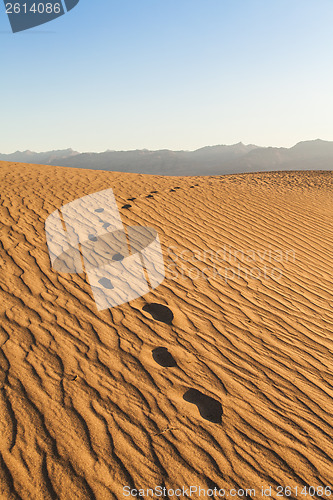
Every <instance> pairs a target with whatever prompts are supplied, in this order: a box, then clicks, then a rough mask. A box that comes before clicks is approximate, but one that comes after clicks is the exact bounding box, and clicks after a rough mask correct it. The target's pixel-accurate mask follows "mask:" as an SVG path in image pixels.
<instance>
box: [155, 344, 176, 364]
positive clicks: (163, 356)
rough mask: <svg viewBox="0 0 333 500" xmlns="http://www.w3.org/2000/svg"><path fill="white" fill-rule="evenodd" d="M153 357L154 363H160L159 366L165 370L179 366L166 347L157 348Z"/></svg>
mask: <svg viewBox="0 0 333 500" xmlns="http://www.w3.org/2000/svg"><path fill="white" fill-rule="evenodd" d="M152 355H153V358H154V361H156V363H158V364H159V365H161V366H163V368H171V367H173V366H178V365H177V362H176V361H175V359H174V358H173V356H172V354H170V352H169V351H168V349H167V348H166V347H156V349H153V351H152Z"/></svg>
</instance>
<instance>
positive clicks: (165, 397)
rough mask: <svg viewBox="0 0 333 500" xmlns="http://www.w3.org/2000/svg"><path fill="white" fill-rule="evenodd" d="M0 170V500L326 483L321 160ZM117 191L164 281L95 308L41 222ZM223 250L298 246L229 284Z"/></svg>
mask: <svg viewBox="0 0 333 500" xmlns="http://www.w3.org/2000/svg"><path fill="white" fill-rule="evenodd" d="M0 178H1V190H0V195H1V197H0V221H1V226H0V265H1V272H0V295H1V300H0V314H1V321H0V415H1V419H0V498H1V499H2V498H3V499H10V500H12V499H20V498H22V499H43V500H44V499H58V498H59V499H61V500H68V499H69V498H70V499H71V500H72V499H73V500H74V499H80V500H82V499H98V500H99V499H100V500H102V499H103V500H104V499H120V498H123V486H125V485H128V486H131V487H135V488H149V487H154V486H156V485H161V486H166V487H168V488H177V487H180V486H185V487H186V486H190V485H200V486H201V487H203V488H214V487H215V486H217V487H219V488H225V489H229V488H244V489H246V488H256V489H257V490H258V491H259V489H261V487H262V486H263V485H271V486H272V487H275V486H277V485H289V486H299V487H301V486H326V485H333V466H332V464H333V443H332V436H333V404H332V395H333V334H332V325H333V296H332V276H333V257H332V255H333V253H332V241H333V239H332V236H333V196H332V187H333V174H332V173H331V172H284V173H278V172H274V173H260V174H247V175H243V174H242V175H235V176H222V177H196V178H194V177H183V178H180V177H167V178H163V177H158V176H156V177H155V176H148V175H147V176H145V175H137V174H123V173H121V174H120V173H111V172H101V171H98V172H96V171H89V170H78V169H67V168H62V167H51V166H40V165H39V166H37V165H36V166H31V165H22V164H8V163H4V162H1V163H0ZM109 187H112V189H113V191H114V194H115V196H116V199H117V202H118V206H119V210H120V213H121V216H122V220H123V222H124V223H125V224H128V225H130V224H131V225H135V224H142V225H145V226H152V227H154V228H155V229H156V230H157V231H158V232H159V235H160V240H161V243H162V246H163V251H164V257H165V262H166V266H167V278H166V280H165V281H164V282H163V283H162V285H160V286H159V287H158V288H157V289H156V290H153V291H152V292H150V293H149V294H148V295H146V296H144V297H141V298H139V299H136V300H134V301H132V302H131V303H130V304H125V305H122V306H119V307H116V308H113V309H111V310H106V311H102V312H98V311H97V310H96V309H95V306H94V301H93V300H92V296H91V291H90V287H89V284H88V282H87V280H86V276H85V274H84V273H82V274H79V275H69V274H62V273H56V272H53V271H52V270H51V269H50V264H49V257H48V253H47V247H46V241H45V233H44V223H45V219H46V218H47V216H48V215H49V214H50V213H52V212H53V211H54V210H55V209H57V208H60V207H61V206H62V205H63V204H65V203H68V202H70V201H72V200H74V199H76V198H79V197H81V196H84V195H86V194H90V193H93V192H96V191H99V190H102V189H107V188H109ZM122 207H123V208H122ZM224 246H225V247H226V248H229V249H231V250H230V253H229V254H228V255H227V257H226V259H227V262H226V263H225V262H224V263H223V264H221V268H225V267H228V268H232V269H236V268H237V266H238V265H240V267H241V268H242V269H243V270H244V269H249V266H251V265H252V264H250V263H249V262H247V261H245V260H244V258H243V256H242V254H241V253H238V254H237V251H240V250H245V249H251V250H252V251H253V252H254V253H255V255H256V256H257V257H258V256H259V255H260V256H261V257H260V259H261V260H260V261H259V263H258V266H259V267H261V268H262V267H263V266H264V265H266V266H268V267H269V266H271V265H272V261H271V256H270V255H269V254H268V253H267V250H269V249H279V250H280V251H281V252H283V255H286V252H288V251H289V252H291V251H293V252H294V256H295V258H294V259H293V258H289V259H286V258H284V259H283V260H282V261H281V262H278V263H277V267H278V268H279V269H281V270H282V276H281V278H278V277H277V276H269V277H267V278H260V279H256V278H254V277H252V276H251V275H246V273H244V272H243V274H241V275H240V276H237V275H236V276H234V277H233V279H230V280H225V279H224V276H223V275H220V274H217V275H216V274H215V275H214V272H213V271H214V265H215V263H214V254H212V252H217V251H218V250H221V249H222V248H223V247H224ZM170 247H172V248H173V252H172V253H171V254H170ZM185 251H186V252H185ZM265 251H266V253H265ZM181 252H185V253H183V256H185V255H186V260H185V259H183V260H182V259H180V258H179V256H180V254H181ZM235 252H236V253H235ZM193 255H196V256H197V258H196V259H192V257H193ZM289 255H292V254H291V253H290V254H289ZM176 256H178V259H177V258H176ZM258 258H259V257H258ZM223 266H224V267H223ZM162 306H163V307H162ZM272 498H281V497H277V496H276V494H275V493H273V494H272ZM289 498H295V499H296V498H299V497H296V496H293V495H292V496H290V497H289ZM302 498H310V497H309V496H303V497H302ZM312 498H320V497H318V496H314V497H312ZM322 498H323V497H322Z"/></svg>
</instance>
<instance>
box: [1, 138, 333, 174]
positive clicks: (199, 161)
mask: <svg viewBox="0 0 333 500" xmlns="http://www.w3.org/2000/svg"><path fill="white" fill-rule="evenodd" d="M0 161H10V162H19V163H34V164H42V165H57V166H63V167H76V168H85V169H92V170H108V171H117V172H133V173H141V174H155V175H182V176H183V175H222V174H233V173H246V172H262V171H274V170H333V142H332V141H323V140H320V139H316V140H313V141H303V142H299V143H298V144H296V145H295V146H293V147H291V148H276V147H260V146H255V145H253V144H249V145H244V144H243V143H241V142H239V143H238V144H234V145H230V146H229V145H218V146H206V147H203V148H200V149H197V150H195V151H171V150H168V149H162V150H158V151H150V150H147V149H142V150H133V151H110V150H108V151H105V152H103V153H80V152H78V151H74V150H72V149H64V150H56V151H47V152H43V153H35V152H33V151H16V152H15V153H11V154H0Z"/></svg>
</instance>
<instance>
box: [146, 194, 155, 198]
mask: <svg viewBox="0 0 333 500" xmlns="http://www.w3.org/2000/svg"><path fill="white" fill-rule="evenodd" d="M146 198H154V196H153V195H152V194H148V195H147V196H146Z"/></svg>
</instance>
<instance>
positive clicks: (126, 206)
mask: <svg viewBox="0 0 333 500" xmlns="http://www.w3.org/2000/svg"><path fill="white" fill-rule="evenodd" d="M131 206H132V205H129V204H128V203H127V204H126V205H123V206H122V207H121V208H131Z"/></svg>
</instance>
